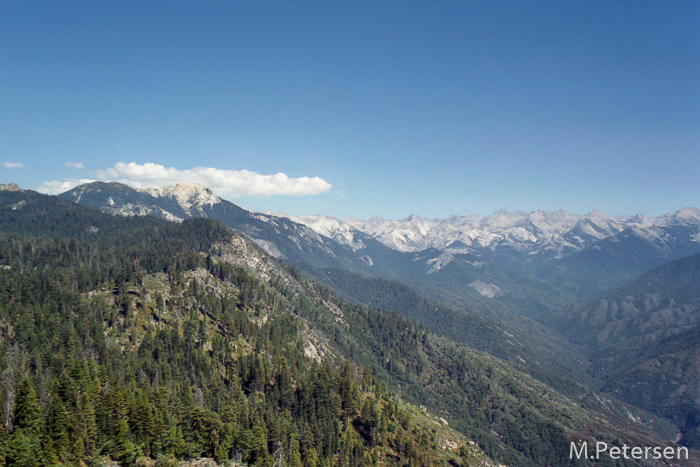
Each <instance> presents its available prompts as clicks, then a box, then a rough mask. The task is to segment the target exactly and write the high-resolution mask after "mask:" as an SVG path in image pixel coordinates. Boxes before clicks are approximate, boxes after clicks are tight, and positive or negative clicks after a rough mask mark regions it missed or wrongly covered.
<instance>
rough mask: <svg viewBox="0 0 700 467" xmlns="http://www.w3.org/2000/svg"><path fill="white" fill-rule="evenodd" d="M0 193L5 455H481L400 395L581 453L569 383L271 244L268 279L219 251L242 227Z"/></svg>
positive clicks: (415, 459) (555, 456) (490, 431)
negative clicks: (485, 350)
mask: <svg viewBox="0 0 700 467" xmlns="http://www.w3.org/2000/svg"><path fill="white" fill-rule="evenodd" d="M8 195H9V196H8V197H6V198H3V200H2V201H3V203H2V205H1V206H0V219H2V222H1V223H0V226H1V227H0V231H2V233H0V349H2V353H1V355H2V360H1V361H0V369H1V370H2V381H1V383H2V386H1V387H0V400H2V401H3V403H4V406H3V412H2V420H1V421H2V427H1V429H0V465H8V466H15V465H16V466H24V465H26V466H30V465H32V466H33V465H60V464H62V465H81V464H82V463H88V465H99V463H98V462H99V461H101V460H105V459H107V458H111V459H115V460H117V461H119V462H120V464H121V465H137V464H139V463H140V462H143V460H144V459H145V458H147V457H148V458H151V459H157V462H159V463H160V465H169V464H173V465H175V464H174V462H176V459H183V458H191V457H199V456H206V457H213V458H215V459H216V460H217V461H224V460H226V459H232V458H233V459H237V460H239V461H241V462H245V463H248V464H251V465H273V463H277V464H278V465H290V466H302V465H303V466H326V465H327V466H336V465H338V466H343V465H348V466H357V465H367V466H370V465H425V466H428V465H441V464H443V463H447V462H449V463H451V464H452V465H478V464H479V463H481V462H482V461H487V458H486V457H485V456H484V454H483V453H482V452H481V450H480V449H479V448H477V447H476V445H472V444H469V443H467V442H464V443H462V446H461V447H458V448H456V449H454V450H448V449H442V445H444V441H445V438H444V436H445V435H444V434H441V432H440V431H439V430H437V429H436V428H431V427H430V425H426V424H421V423H419V419H420V417H418V416H416V414H415V412H412V411H411V410H410V409H409V407H410V406H407V405H406V404H405V402H411V403H414V404H422V405H424V406H426V407H427V408H428V409H429V410H430V411H434V412H436V413H439V414H440V415H441V416H445V417H446V418H449V419H450V421H451V423H452V424H454V425H455V426H456V427H457V428H459V429H460V431H462V432H463V433H465V434H466V435H467V436H468V437H469V438H470V439H472V440H474V441H476V442H477V443H478V445H479V446H480V447H481V448H482V449H483V450H484V451H485V452H486V453H487V454H488V455H489V456H490V457H491V458H493V459H495V460H498V461H502V462H505V463H507V464H509V465H512V466H519V465H523V466H540V465H552V466H555V465H556V466H561V465H590V462H589V461H588V460H581V461H571V460H570V459H569V442H570V439H571V436H572V433H576V434H580V435H581V436H587V435H590V427H589V426H588V425H587V424H586V420H587V419H586V417H587V416H586V414H585V413H583V412H582V411H579V409H575V408H570V407H569V408H566V405H567V404H569V402H567V401H566V400H565V398H563V397H562V396H560V395H557V394H556V393H555V392H554V391H550V392H548V389H547V388H546V387H545V386H543V385H541V384H539V383H536V382H535V381H534V380H532V379H531V378H528V377H526V376H524V375H521V374H513V373H512V371H511V370H510V369H509V368H508V367H506V366H504V365H501V364H498V363H497V362H496V361H495V360H494V359H491V358H488V357H486V356H484V355H480V354H477V353H474V352H472V351H469V350H468V349H465V348H464V347H460V346H458V345H455V344H453V343H451V342H450V341H447V340H446V339H444V338H440V337H438V336H436V335H434V334H432V333H430V332H428V331H427V330H425V329H424V328H422V327H420V326H418V325H416V324H413V323H412V322H410V321H407V320H406V319H405V318H403V317H401V316H400V315H399V314H398V313H393V312H385V311H383V310H380V309H377V308H369V307H367V306H364V305H359V304H352V303H348V302H345V301H343V300H341V299H339V298H338V297H337V296H336V295H335V294H334V293H333V292H332V291H331V290H330V289H328V288H325V287H322V286H319V285H318V284H316V283H313V282H310V281H308V280H307V279H305V278H303V277H302V276H301V275H300V274H299V273H298V272H297V271H296V270H294V269H292V268H289V267H287V266H285V265H282V264H278V263H275V262H274V260H272V259H270V258H267V259H266V260H265V261H269V262H271V263H272V264H273V265H274V267H273V269H272V270H271V272H269V271H268V272H269V273H268V274H266V275H265V279H263V278H262V277H263V275H260V274H258V273H256V272H255V271H254V268H252V267H245V266H244V265H241V264H234V263H232V262H230V261H227V260H226V259H225V258H226V254H225V253H226V252H227V249H230V244H231V242H234V241H235V242H238V244H241V243H242V239H240V237H237V236H235V234H234V233H232V232H231V231H230V230H228V229H227V228H225V227H224V226H223V225H221V224H218V223H216V222H212V221H208V220H193V221H186V222H183V223H182V224H175V223H169V222H165V221H160V220H157V219H151V218H129V219H123V218H114V217H111V216H108V215H104V214H102V213H99V212H97V211H93V210H90V209H87V208H82V207H79V208H80V209H76V210H74V208H73V206H76V205H72V206H67V207H66V209H65V210H64V209H63V205H62V204H61V203H65V202H63V201H62V202H60V203H58V204H53V205H50V206H49V207H48V208H47V207H46V206H47V203H48V202H47V201H46V200H45V199H44V198H43V197H41V196H40V195H34V194H30V195H28V196H27V197H25V198H21V197H20V196H19V195H18V194H16V193H12V194H8ZM23 201H24V203H23V204H22V202H23ZM229 254H230V252H229ZM311 344H313V345H312V347H313V348H314V349H316V350H318V351H319V352H318V353H319V354H320V355H315V356H314V355H311V357H312V358H309V356H310V353H309V348H310V347H309V346H310V345H311ZM412 414H413V415H412ZM597 435H598V436H599V437H601V436H602V437H603V439H609V441H610V442H614V441H615V439H614V436H613V435H606V434H605V433H602V434H601V433H597ZM605 436H608V438H605ZM617 441H618V442H619V441H620V440H617ZM606 460H607V461H610V460H609V459H602V461H603V462H605V461H606ZM280 462H282V463H283V464H280ZM601 465H605V464H601ZM610 465H613V464H612V462H610ZM618 465H625V464H624V462H620V461H618Z"/></svg>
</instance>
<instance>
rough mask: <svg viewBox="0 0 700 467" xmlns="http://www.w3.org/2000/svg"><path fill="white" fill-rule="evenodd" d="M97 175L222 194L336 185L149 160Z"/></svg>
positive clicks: (310, 191) (299, 192)
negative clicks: (194, 187)
mask: <svg viewBox="0 0 700 467" xmlns="http://www.w3.org/2000/svg"><path fill="white" fill-rule="evenodd" d="M97 177H98V178H99V179H102V180H113V181H118V182H122V183H128V184H130V185H133V186H136V187H138V188H146V187H159V186H171V185H175V184H177V183H182V182H195V183H199V184H200V185H203V186H205V187H207V188H211V189H212V191H214V193H216V194H218V195H221V196H230V197H239V196H272V195H283V196H307V195H318V194H321V193H325V192H327V191H329V190H330V189H331V188H332V185H331V184H330V183H328V182H327V181H325V180H323V179H322V178H319V177H298V178H290V177H288V176H287V175H285V174H283V173H278V174H274V175H261V174H259V173H256V172H251V171H248V170H224V169H215V168H213V167H195V168H193V169H186V170H179V169H176V168H174V167H165V166H163V165H160V164H154V163H152V162H147V163H145V164H137V163H136V162H130V163H128V164H126V163H123V162H119V163H117V164H115V165H114V167H110V168H108V169H105V170H98V171H97Z"/></svg>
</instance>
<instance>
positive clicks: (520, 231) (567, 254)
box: [59, 182, 700, 445]
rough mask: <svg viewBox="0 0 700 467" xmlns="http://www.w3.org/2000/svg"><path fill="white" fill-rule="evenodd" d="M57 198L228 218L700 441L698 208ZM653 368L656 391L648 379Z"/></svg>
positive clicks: (297, 261)
mask: <svg viewBox="0 0 700 467" xmlns="http://www.w3.org/2000/svg"><path fill="white" fill-rule="evenodd" d="M59 196H60V197H62V198H65V199H69V200H72V201H74V202H78V203H80V204H84V205H87V206H91V207H94V208H97V209H100V210H102V211H105V212H108V213H111V214H121V215H126V216H135V215H146V214H150V215H155V216H158V217H162V218H165V219H169V220H175V221H181V220H183V219H189V218H197V217H206V218H211V219H215V220H218V221H221V222H222V223H224V224H225V225H227V226H228V227H230V228H232V229H234V230H235V231H237V232H239V233H241V234H242V235H244V236H245V237H247V238H248V239H250V240H251V241H253V242H254V243H256V244H257V245H258V246H260V247H261V248H262V249H263V250H265V251H266V252H267V253H269V254H270V255H272V256H273V257H275V258H278V259H279V260H283V261H285V262H288V263H290V264H293V265H294V266H295V267H297V268H299V269H300V270H302V271H304V273H306V274H307V275H308V276H309V277H312V278H314V279H315V280H318V281H319V282H320V283H322V284H325V285H327V286H329V287H331V288H333V289H334V290H336V291H337V292H338V293H339V294H341V295H342V296H343V297H345V298H346V299H348V300H351V301H355V302H358V303H364V304H370V305H374V306H379V307H382V308H385V309H395V310H397V311H399V312H400V313H402V314H403V315H404V316H406V317H408V318H410V319H412V320H414V321H416V322H417V323H419V324H421V325H423V326H425V327H427V328H429V329H432V330H434V331H436V332H438V333H440V334H442V335H444V336H447V337H449V338H450V339H453V340H454V341H456V342H460V343H462V344H466V345H468V346H471V347H473V348H476V349H479V350H483V351H486V352H488V353H490V354H492V355H494V356H496V357H498V358H502V359H504V360H506V361H508V362H509V363H510V364H511V365H513V366H514V367H516V368H519V369H521V370H523V371H525V372H527V373H530V374H531V375H533V376H535V377H536V378H538V379H540V380H541V381H544V382H547V383H548V384H551V385H553V386H554V387H556V388H557V389H559V390H561V391H563V392H565V393H566V392H567V391H569V394H574V393H578V391H579V389H576V388H577V387H578V386H577V385H578V384H583V385H585V386H588V387H591V388H596V389H601V390H603V391H607V392H608V393H609V394H610V395H611V396H613V397H619V398H620V399H622V400H624V401H627V402H629V403H632V404H635V405H637V406H639V407H642V408H644V409H647V410H649V411H651V412H653V413H655V414H657V415H658V416H661V417H664V418H666V419H668V420H670V421H672V422H673V423H674V425H675V426H676V428H677V429H678V430H679V433H680V434H679V436H680V437H682V438H681V439H685V440H686V441H687V442H688V443H689V444H690V445H696V444H697V445H700V441H699V440H700V437H699V436H698V435H697V433H698V432H699V431H700V430H699V429H698V426H700V424H699V423H698V422H697V421H695V420H696V419H697V420H700V416H696V414H700V410H699V407H700V405H698V403H697V401H695V400H694V399H693V398H692V397H691V394H693V393H694V391H695V390H694V389H693V388H694V387H695V386H694V385H693V383H692V375H694V374H695V373H694V372H693V371H687V372H684V371H682V370H680V369H679V368H686V367H687V368H690V367H692V364H693V363H692V361H693V360H692V359H693V358H694V357H693V355H694V353H693V350H692V345H691V346H687V345H684V344H683V343H684V342H686V343H687V342H691V343H692V342H695V340H694V339H695V337H694V336H695V333H697V331H696V326H697V324H696V321H695V320H696V318H695V315H694V313H695V311H694V310H696V309H697V308H696V305H695V304H694V303H695V302H693V300H695V298H694V297H696V296H697V295H696V294H697V292H695V291H697V290H700V284H699V283H697V280H696V279H697V278H693V277H694V276H692V274H691V278H690V279H687V276H688V274H689V272H688V268H685V269H684V268H683V267H680V266H679V267H678V270H676V269H677V268H676V266H675V265H677V264H684V263H682V261H683V260H682V259H683V258H686V257H691V255H695V254H698V253H700V210H698V209H696V208H684V209H681V210H679V211H676V212H674V213H670V214H666V215H662V216H658V217H647V216H643V215H636V216H618V217H614V218H613V217H610V216H607V215H605V214H603V213H600V212H598V211H593V212H591V213H589V214H586V215H582V216H580V215H573V214H569V213H567V212H565V211H554V212H545V211H534V212H531V213H522V212H515V213H509V212H506V211H498V212H495V213H493V214H492V215H490V216H486V217H481V216H478V215H470V216H456V215H455V216H451V217H449V218H447V219H425V218H421V217H419V216H415V215H414V216H410V217H408V218H406V219H403V220H386V219H382V218H378V217H375V218H371V219H369V220H367V221H362V220H358V219H352V218H351V219H346V220H339V219H334V218H332V217H328V216H322V215H318V216H288V215H285V214H281V213H275V212H265V213H257V212H251V211H248V210H245V209H243V208H241V207H239V206H236V205H235V204H233V203H230V202H228V201H226V200H224V199H221V198H219V197H218V196H216V195H215V194H214V193H212V192H211V191H210V190H208V189H206V188H204V187H201V186H198V185H195V184H181V185H178V186H175V187H167V188H159V189H143V190H141V189H135V188H132V187H129V186H126V185H122V184H119V183H105V182H95V183H91V184H86V185H82V186H79V187H76V188H74V189H72V190H70V191H68V192H66V193H63V194H61V195H59ZM677 260H680V261H681V262H680V263H678V262H674V261H677ZM656 268H661V270H662V271H666V273H665V275H664V274H660V275H658V277H666V281H665V282H663V283H662V282H659V281H656V282H654V281H652V282H650V283H655V284H657V285H658V284H661V285H658V287H657V289H658V290H656V292H650V290H652V287H651V286H649V285H648V284H647V282H644V280H647V281H648V280H650V279H649V277H652V276H653V275H654V274H657V273H656V272H655V271H657V269H656ZM664 268H665V269H664ZM669 271H675V272H669ZM645 274H647V275H650V274H651V275H652V276H644V275H645ZM645 277H646V279H645ZM640 281H641V282H640ZM688 281H689V282H688ZM674 282H675V283H681V284H685V285H684V286H683V290H685V292H684V293H685V295H683V297H678V296H669V295H668V294H667V295H664V292H663V290H664V288H666V289H668V290H674V289H673V283H674ZM640 284H647V285H640ZM630 287H631V288H630ZM633 291H636V292H634V293H633ZM688 291H691V292H690V298H689V297H688V296H687V295H688ZM669 293H670V292H669ZM635 294H636V295H635ZM630 297H632V298H630ZM660 297H666V298H660ZM669 304H670V305H669ZM635 310H637V311H635ZM663 317H666V318H663ZM651 331H654V333H650V332H651ZM640 336H646V337H644V338H643V339H646V340H640ZM642 342H645V343H647V344H648V345H647V344H645V345H643V346H641V347H640V343H642ZM662 343H663V344H662ZM666 345H672V346H673V348H674V349H676V350H677V351H676V352H671V353H668V352H665V350H664V348H665V347H664V346H666ZM621 360H623V361H624V362H626V363H625V364H621V363H620V361H621ZM651 368H654V369H655V370H654V371H652V370H651ZM674 371H675V372H676V373H678V372H679V371H680V372H681V373H680V374H682V375H686V376H676V377H672V376H671V374H673V372H674ZM644 378H647V379H648V381H646V383H645V384H651V385H652V386H653V387H654V389H653V390H649V391H647V389H645V387H646V386H645V384H642V385H641V386H640V384H641V383H640V382H641V381H643V380H644ZM688 378H690V379H688ZM679 387H683V388H686V389H683V390H682V391H681V390H679ZM640 388H641V389H640ZM571 391H573V392H571ZM679 391H680V392H679ZM659 426H661V425H659ZM662 431H665V430H662ZM665 432H667V431H665Z"/></svg>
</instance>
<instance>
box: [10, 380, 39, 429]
mask: <svg viewBox="0 0 700 467" xmlns="http://www.w3.org/2000/svg"><path fill="white" fill-rule="evenodd" d="M40 418H41V409H40V407H39V398H38V397H37V395H36V391H35V390H34V385H33V384H32V383H31V381H30V380H29V379H26V378H25V379H24V380H22V382H21V383H20V385H19V391H18V392H17V402H16V406H15V424H16V426H17V427H18V428H21V429H23V430H24V432H25V433H26V434H27V435H28V436H32V435H34V434H35V433H37V432H38V431H39V423H40V422H41V420H40Z"/></svg>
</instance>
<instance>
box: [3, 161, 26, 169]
mask: <svg viewBox="0 0 700 467" xmlns="http://www.w3.org/2000/svg"><path fill="white" fill-rule="evenodd" d="M2 166H3V167H5V168H6V169H23V168H24V164H22V163H21V162H3V163H2Z"/></svg>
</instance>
